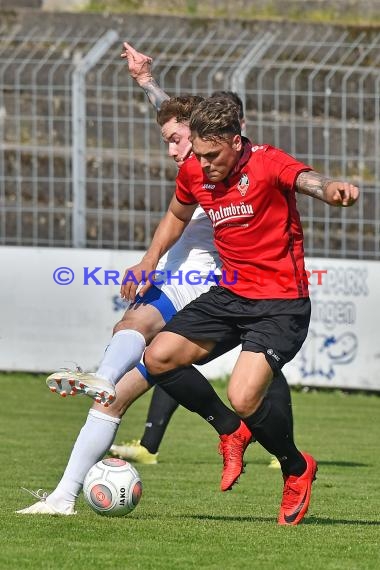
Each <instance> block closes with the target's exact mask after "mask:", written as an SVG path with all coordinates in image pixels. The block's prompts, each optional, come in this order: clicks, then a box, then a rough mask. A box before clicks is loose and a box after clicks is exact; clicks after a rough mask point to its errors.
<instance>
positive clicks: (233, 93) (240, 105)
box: [210, 91, 244, 121]
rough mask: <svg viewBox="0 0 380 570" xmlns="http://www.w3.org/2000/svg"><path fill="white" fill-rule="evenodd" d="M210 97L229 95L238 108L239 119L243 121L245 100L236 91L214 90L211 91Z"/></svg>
mask: <svg viewBox="0 0 380 570" xmlns="http://www.w3.org/2000/svg"><path fill="white" fill-rule="evenodd" d="M210 97H211V98H213V97H218V98H220V97H227V98H228V99H231V101H233V102H234V103H235V104H236V106H237V108H238V112H239V120H240V121H242V120H243V119H244V105H243V101H242V100H241V98H240V97H239V95H238V94H237V93H236V91H213V92H212V93H211V95H210Z"/></svg>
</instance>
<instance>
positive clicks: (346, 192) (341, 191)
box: [326, 181, 360, 207]
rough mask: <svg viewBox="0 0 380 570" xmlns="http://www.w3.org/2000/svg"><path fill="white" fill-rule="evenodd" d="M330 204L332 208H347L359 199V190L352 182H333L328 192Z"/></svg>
mask: <svg viewBox="0 0 380 570" xmlns="http://www.w3.org/2000/svg"><path fill="white" fill-rule="evenodd" d="M326 193H327V194H328V203H329V204H331V205H332V206H341V207H347V206H352V205H353V204H355V202H356V200H357V199H358V198H359V194H360V191H359V188H358V187H357V186H354V184H351V183H350V182H343V181H342V182H341V181H334V182H331V183H330V184H329V186H328V188H327V190H326Z"/></svg>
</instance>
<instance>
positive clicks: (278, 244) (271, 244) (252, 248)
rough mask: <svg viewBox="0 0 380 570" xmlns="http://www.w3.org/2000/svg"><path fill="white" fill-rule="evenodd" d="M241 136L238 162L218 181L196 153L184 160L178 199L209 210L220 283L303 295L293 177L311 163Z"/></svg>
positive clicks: (264, 295)
mask: <svg viewBox="0 0 380 570" xmlns="http://www.w3.org/2000/svg"><path fill="white" fill-rule="evenodd" d="M243 141H244V146H243V152H242V156H241V158H240V160H239V162H238V163H237V164H236V166H235V168H234V169H233V171H232V172H231V173H230V175H229V177H228V179H226V180H223V181H222V182H216V183H215V182H211V181H210V180H209V179H208V178H207V176H206V174H205V173H204V172H203V170H202V168H201V166H200V164H199V162H198V160H197V159H196V158H195V156H192V157H190V158H189V159H188V160H186V162H185V163H184V164H183V165H182V167H181V168H180V170H179V173H178V176H177V184H176V196H177V199H178V200H179V202H181V203H182V204H186V205H190V204H195V203H199V204H200V205H201V206H202V208H203V209H204V211H205V212H206V213H207V215H208V216H209V218H210V220H211V222H212V225H213V228H214V239H215V244H216V247H217V249H218V252H219V255H220V259H221V261H222V279H221V282H220V285H221V286H222V287H226V288H227V289H230V290H231V291H233V292H234V293H236V294H237V295H241V296H242V297H247V298H249V299H294V298H299V297H307V296H308V287H307V278H306V274H305V266H304V249H303V232H302V227H301V222H300V217H299V213H298V211H297V206H296V197H295V181H296V179H297V176H298V175H299V174H300V172H304V171H307V170H311V168H310V166H306V165H305V164H303V163H301V162H298V161H297V160H296V159H295V158H293V157H291V156H289V155H288V154H286V153H285V152H283V151H282V150H280V149H278V148H274V147H272V146H269V145H256V146H252V144H251V143H250V141H248V139H244V138H243Z"/></svg>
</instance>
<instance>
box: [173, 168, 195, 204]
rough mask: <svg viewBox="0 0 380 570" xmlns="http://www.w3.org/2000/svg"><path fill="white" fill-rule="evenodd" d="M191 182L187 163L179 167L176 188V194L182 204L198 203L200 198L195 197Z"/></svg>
mask: <svg viewBox="0 0 380 570" xmlns="http://www.w3.org/2000/svg"><path fill="white" fill-rule="evenodd" d="M190 188H191V183H190V180H189V172H188V170H187V168H186V164H185V165H184V166H182V167H181V168H180V169H179V172H178V174H177V178H176V188H175V195H176V198H177V200H178V202H180V203H181V204H184V205H185V206H192V205H193V204H197V203H198V200H197V199H196V198H195V197H194V195H193V194H192V192H191V190H190Z"/></svg>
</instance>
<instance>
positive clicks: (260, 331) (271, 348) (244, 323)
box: [163, 286, 310, 372]
mask: <svg viewBox="0 0 380 570" xmlns="http://www.w3.org/2000/svg"><path fill="white" fill-rule="evenodd" d="M309 322H310V299H309V298H308V297H306V298H301V299H258V300H256V299H247V298H246V297H240V296H239V295H236V294H235V293H232V291H229V290H228V289H226V288H225V287H220V286H219V287H218V286H216V287H211V289H210V290H209V291H207V293H203V294H202V295H200V297H198V298H197V299H195V300H194V301H191V303H189V304H188V305H186V307H184V308H183V309H182V310H181V311H179V312H178V313H177V314H176V315H174V317H173V318H172V319H171V321H169V322H168V323H167V324H166V325H165V327H164V328H163V330H164V331H169V332H173V333H176V334H180V335H182V336H184V337H186V338H189V339H193V340H213V341H214V342H216V343H217V345H216V347H215V349H214V350H213V351H212V353H211V354H210V356H212V357H216V356H219V355H220V354H222V351H221V348H222V350H223V351H224V352H227V350H230V349H231V348H233V347H234V346H238V345H239V344H242V350H245V351H249V352H262V353H263V354H264V355H265V358H266V359H267V361H268V363H269V365H270V366H271V368H272V369H273V371H274V372H277V371H278V370H280V369H281V368H282V367H283V366H284V364H286V363H287V362H289V361H290V360H292V358H294V356H295V355H296V354H297V352H298V351H299V350H300V348H301V346H302V344H303V342H304V340H305V338H306V336H307V331H308V328H309ZM209 360H210V358H207V359H205V360H203V361H202V362H203V363H204V362H205V361H209Z"/></svg>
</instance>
